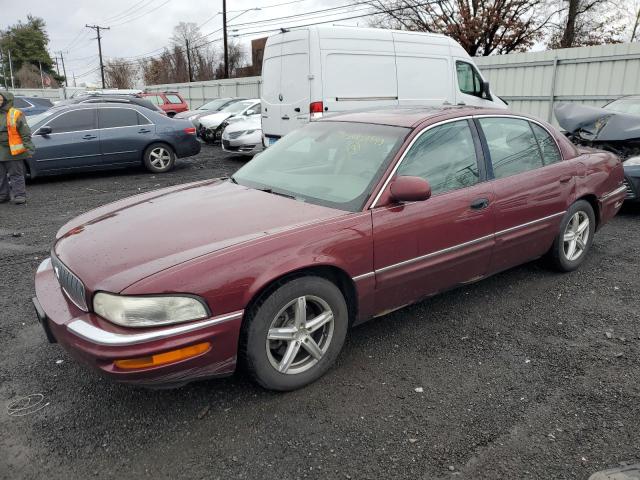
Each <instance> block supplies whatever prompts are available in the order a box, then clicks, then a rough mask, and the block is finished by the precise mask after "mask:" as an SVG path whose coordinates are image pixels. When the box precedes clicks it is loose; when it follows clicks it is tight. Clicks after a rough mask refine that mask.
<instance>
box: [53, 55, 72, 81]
mask: <svg viewBox="0 0 640 480" xmlns="http://www.w3.org/2000/svg"><path fill="white" fill-rule="evenodd" d="M58 53H59V54H60V61H61V62H62V73H63V75H64V86H65V87H68V86H69V80H68V79H67V69H66V68H64V57H63V56H62V51H59V52H58ZM67 53H68V52H67ZM56 64H57V62H56ZM58 75H60V72H58Z"/></svg>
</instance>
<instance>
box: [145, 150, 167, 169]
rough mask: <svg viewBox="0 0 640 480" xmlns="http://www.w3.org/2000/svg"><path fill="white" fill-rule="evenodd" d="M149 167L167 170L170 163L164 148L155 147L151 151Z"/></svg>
mask: <svg viewBox="0 0 640 480" xmlns="http://www.w3.org/2000/svg"><path fill="white" fill-rule="evenodd" d="M150 157H151V165H153V166H154V167H156V168H160V169H163V168H167V165H169V162H170V161H171V154H170V153H169V151H168V150H167V149H166V148H162V147H156V148H154V149H153V150H151V154H150Z"/></svg>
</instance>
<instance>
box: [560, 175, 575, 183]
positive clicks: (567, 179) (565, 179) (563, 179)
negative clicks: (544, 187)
mask: <svg viewBox="0 0 640 480" xmlns="http://www.w3.org/2000/svg"><path fill="white" fill-rule="evenodd" d="M571 178H572V177H571V175H567V176H566V177H560V183H569V182H570V181H571Z"/></svg>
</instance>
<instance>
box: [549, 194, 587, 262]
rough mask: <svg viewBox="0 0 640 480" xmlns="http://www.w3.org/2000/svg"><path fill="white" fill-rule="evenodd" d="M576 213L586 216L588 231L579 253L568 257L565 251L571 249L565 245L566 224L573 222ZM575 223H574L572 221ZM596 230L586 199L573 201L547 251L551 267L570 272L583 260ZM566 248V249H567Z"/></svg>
mask: <svg viewBox="0 0 640 480" xmlns="http://www.w3.org/2000/svg"><path fill="white" fill-rule="evenodd" d="M576 215H579V216H582V217H583V218H588V220H589V225H588V227H587V229H586V231H588V237H587V238H586V241H584V242H582V243H583V244H584V247H583V248H581V253H580V254H579V256H577V257H576V258H569V257H568V255H567V253H570V252H571V250H570V249H568V248H566V247H565V241H564V237H565V233H567V234H569V232H567V226H568V225H569V223H570V222H575V221H576V220H575V218H576ZM572 225H575V223H572ZM595 230H596V216H595V214H594V212H593V207H592V206H591V204H590V203H589V202H587V201H586V200H578V201H577V202H575V203H574V204H573V205H571V207H570V208H569V210H567V213H566V214H565V216H564V218H563V219H562V222H561V223H560V231H559V232H558V235H557V236H556V238H555V240H554V242H553V246H552V247H551V250H550V251H549V259H550V260H551V264H552V266H553V268H555V269H556V270H558V271H560V272H571V271H573V270H575V269H576V268H578V267H579V266H580V265H581V264H582V262H584V260H585V258H586V257H587V255H588V254H589V250H590V249H591V245H592V243H593V236H594V233H595ZM567 250H568V251H567Z"/></svg>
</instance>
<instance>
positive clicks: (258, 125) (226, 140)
mask: <svg viewBox="0 0 640 480" xmlns="http://www.w3.org/2000/svg"><path fill="white" fill-rule="evenodd" d="M236 119H237V121H234V120H236ZM261 120H262V119H261V115H260V114H259V113H257V114H255V115H249V116H248V117H233V118H230V119H228V120H225V123H227V122H229V123H228V125H227V126H226V127H225V129H224V131H223V132H222V149H223V150H225V151H226V152H232V153H238V154H240V155H248V156H253V155H255V154H256V153H258V152H261V151H262V122H261Z"/></svg>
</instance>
